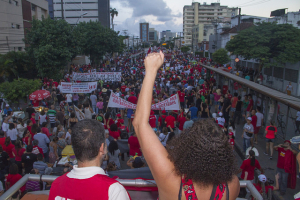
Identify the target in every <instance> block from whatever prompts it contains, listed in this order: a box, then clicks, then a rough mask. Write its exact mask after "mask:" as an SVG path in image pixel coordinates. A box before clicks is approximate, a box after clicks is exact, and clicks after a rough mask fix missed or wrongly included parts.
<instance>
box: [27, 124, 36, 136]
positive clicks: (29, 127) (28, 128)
mask: <svg viewBox="0 0 300 200" xmlns="http://www.w3.org/2000/svg"><path fill="white" fill-rule="evenodd" d="M27 130H29V132H30V135H31V138H33V136H34V134H33V133H32V132H31V126H27Z"/></svg>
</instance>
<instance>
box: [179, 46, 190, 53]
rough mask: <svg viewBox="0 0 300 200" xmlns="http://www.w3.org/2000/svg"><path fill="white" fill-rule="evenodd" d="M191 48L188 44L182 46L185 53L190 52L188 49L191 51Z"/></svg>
mask: <svg viewBox="0 0 300 200" xmlns="http://www.w3.org/2000/svg"><path fill="white" fill-rule="evenodd" d="M190 50H191V49H190V47H188V46H183V47H181V51H182V52H183V53H186V52H188V51H190Z"/></svg>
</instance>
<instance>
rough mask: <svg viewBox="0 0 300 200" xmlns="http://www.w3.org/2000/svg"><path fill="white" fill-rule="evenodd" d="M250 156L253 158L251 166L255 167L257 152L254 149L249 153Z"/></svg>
mask: <svg viewBox="0 0 300 200" xmlns="http://www.w3.org/2000/svg"><path fill="white" fill-rule="evenodd" d="M249 156H250V158H251V163H250V165H251V166H255V152H254V151H253V150H252V149H251V150H250V151H249Z"/></svg>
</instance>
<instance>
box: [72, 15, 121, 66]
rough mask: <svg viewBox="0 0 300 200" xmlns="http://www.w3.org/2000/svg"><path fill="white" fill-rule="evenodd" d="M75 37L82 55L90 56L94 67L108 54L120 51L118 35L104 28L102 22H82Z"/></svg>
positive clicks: (75, 31) (76, 29)
mask: <svg viewBox="0 0 300 200" xmlns="http://www.w3.org/2000/svg"><path fill="white" fill-rule="evenodd" d="M74 35H75V37H76V39H77V41H78V46H79V51H80V53H82V54H84V55H88V56H90V60H91V62H92V64H93V65H97V64H99V63H100V60H101V59H102V58H103V56H104V55H105V54H106V53H113V52H118V51H119V50H120V41H119V37H118V33H117V32H115V31H113V30H111V29H109V28H105V27H103V26H102V25H101V23H100V22H92V21H90V22H81V23H79V24H78V25H77V26H76V27H75V29H74Z"/></svg>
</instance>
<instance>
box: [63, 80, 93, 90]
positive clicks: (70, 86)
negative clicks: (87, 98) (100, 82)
mask: <svg viewBox="0 0 300 200" xmlns="http://www.w3.org/2000/svg"><path fill="white" fill-rule="evenodd" d="M59 89H60V92H61V93H91V92H92V91H94V90H96V89H97V82H84V83H68V82H62V83H61V84H60V86H59Z"/></svg>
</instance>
